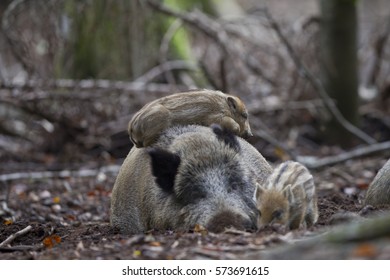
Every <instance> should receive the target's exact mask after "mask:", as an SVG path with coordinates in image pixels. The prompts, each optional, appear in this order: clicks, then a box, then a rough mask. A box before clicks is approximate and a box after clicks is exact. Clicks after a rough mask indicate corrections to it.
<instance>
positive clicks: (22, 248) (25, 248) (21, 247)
mask: <svg viewBox="0 0 390 280" xmlns="http://www.w3.org/2000/svg"><path fill="white" fill-rule="evenodd" d="M42 248H44V245H43V244H38V245H19V246H12V247H0V252H15V251H37V250H40V249H42Z"/></svg>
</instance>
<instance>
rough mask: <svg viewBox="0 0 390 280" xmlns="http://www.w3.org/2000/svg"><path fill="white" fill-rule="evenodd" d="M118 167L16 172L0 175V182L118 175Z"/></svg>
mask: <svg viewBox="0 0 390 280" xmlns="http://www.w3.org/2000/svg"><path fill="white" fill-rule="evenodd" d="M119 169H120V166H119V165H109V166H105V167H103V168H100V169H84V170H63V171H43V172H17V173H10V174H3V175H0V181H2V182H7V181H13V180H21V179H50V178H70V177H79V178H82V177H95V176H98V175H99V174H101V173H114V174H116V173H118V172H119Z"/></svg>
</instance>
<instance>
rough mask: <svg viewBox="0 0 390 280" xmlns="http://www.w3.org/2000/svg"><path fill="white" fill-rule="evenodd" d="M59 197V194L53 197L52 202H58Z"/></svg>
mask: <svg viewBox="0 0 390 280" xmlns="http://www.w3.org/2000/svg"><path fill="white" fill-rule="evenodd" d="M60 201H61V199H60V197H59V196H55V197H53V203H60Z"/></svg>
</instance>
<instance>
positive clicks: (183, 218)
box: [110, 125, 272, 234]
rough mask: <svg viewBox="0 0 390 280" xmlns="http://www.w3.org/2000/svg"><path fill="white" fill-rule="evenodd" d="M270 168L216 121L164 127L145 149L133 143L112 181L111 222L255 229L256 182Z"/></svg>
mask: <svg viewBox="0 0 390 280" xmlns="http://www.w3.org/2000/svg"><path fill="white" fill-rule="evenodd" d="M271 171H272V169H271V167H270V165H269V164H268V163H267V161H266V160H265V159H264V158H263V156H262V155H261V154H260V153H259V152H258V151H257V150H256V149H255V148H254V147H253V146H251V145H250V144H249V143H248V142H246V141H245V140H243V139H241V138H239V137H236V136H234V135H233V134H231V133H230V132H228V131H225V130H224V129H222V128H221V127H220V126H218V125H214V126H212V127H211V128H209V127H202V126H195V125H190V126H183V127H173V128H169V129H167V130H166V131H165V132H164V133H163V134H162V136H161V137H160V138H159V140H158V141H157V143H156V144H155V145H153V146H152V147H149V148H142V149H138V148H135V147H133V148H132V149H131V150H130V152H129V154H128V156H127V158H126V159H125V161H124V163H123V165H122V167H121V170H120V172H119V174H118V177H117V179H116V182H115V185H114V188H113V191H112V199H111V217H110V220H111V225H112V226H114V227H119V229H120V230H121V232H123V233H129V234H134V233H140V232H144V231H146V230H150V229H159V230H165V229H171V230H180V231H182V230H183V231H186V230H190V229H193V228H194V226H195V225H197V224H198V225H202V226H204V227H206V228H207V229H208V230H210V231H212V232H221V231H223V230H224V229H226V228H229V227H234V228H236V229H240V230H255V229H256V227H257V225H256V222H257V218H258V217H257V215H258V211H257V209H256V203H255V201H254V200H253V193H254V191H255V187H256V183H257V182H259V183H263V181H265V179H266V178H267V176H268V175H269V174H270V173H271Z"/></svg>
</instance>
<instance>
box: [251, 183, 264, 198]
mask: <svg viewBox="0 0 390 280" xmlns="http://www.w3.org/2000/svg"><path fill="white" fill-rule="evenodd" d="M264 191H265V189H264V188H263V187H262V186H260V184H259V183H256V188H255V193H254V194H253V200H255V201H258V200H260V198H261V196H262V195H263V193H264Z"/></svg>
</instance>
